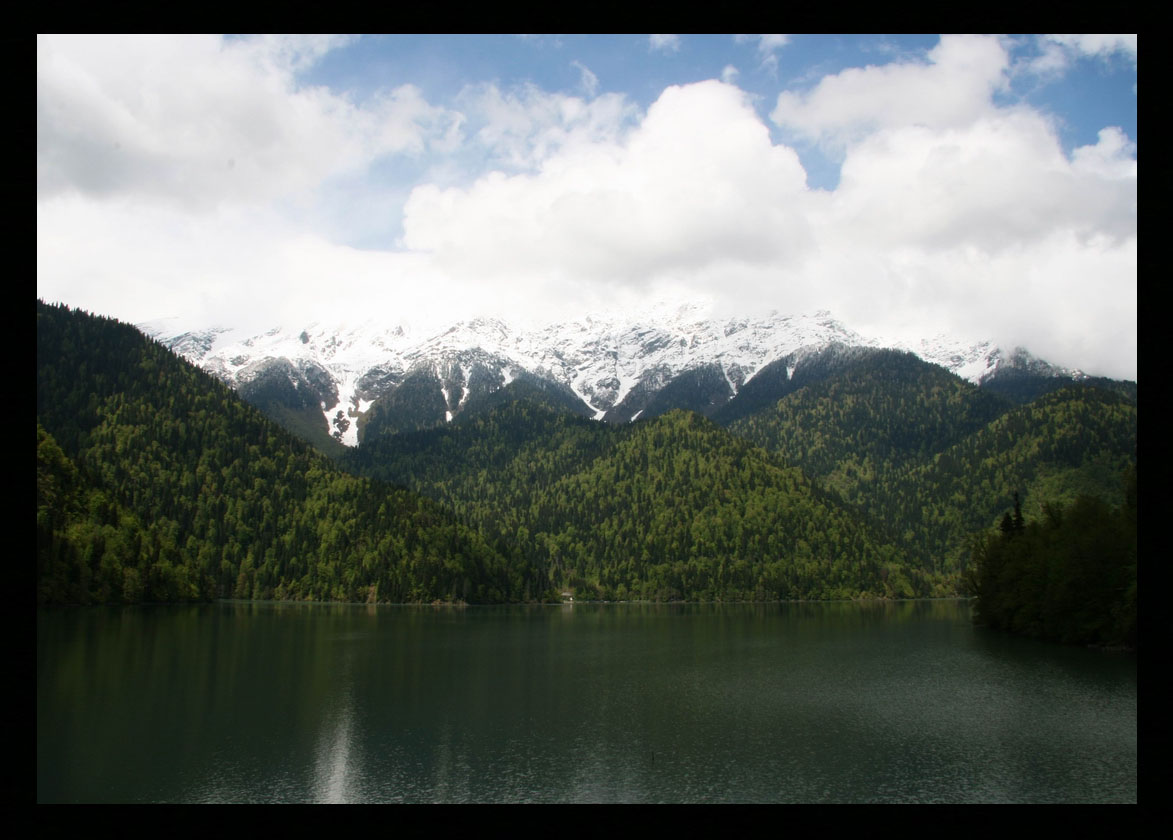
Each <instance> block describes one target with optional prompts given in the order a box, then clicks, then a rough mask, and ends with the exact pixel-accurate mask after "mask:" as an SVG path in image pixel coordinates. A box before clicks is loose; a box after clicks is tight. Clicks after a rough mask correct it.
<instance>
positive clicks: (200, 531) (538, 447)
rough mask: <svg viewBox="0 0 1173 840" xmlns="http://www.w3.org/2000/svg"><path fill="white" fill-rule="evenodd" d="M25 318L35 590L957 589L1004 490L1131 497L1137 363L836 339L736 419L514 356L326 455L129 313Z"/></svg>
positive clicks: (1041, 497)
mask: <svg viewBox="0 0 1173 840" xmlns="http://www.w3.org/2000/svg"><path fill="white" fill-rule="evenodd" d="M37 341H38V354H37V419H38V466H37V469H38V484H37V487H38V489H37V493H38V498H37V505H38V514H37V538H38V602H39V603H95V602H118V601H122V602H134V601H140V600H167V601H170V600H188V599H206V598H215V597H240V598H260V599H267V598H279V599H280V598H291V599H326V600H345V601H380V602H418V601H433V600H441V601H468V602H483V603H490V602H502V601H530V600H543V599H548V598H551V597H557V593H559V592H562V591H566V590H570V591H572V592H574V593H575V595H576V597H579V598H582V597H588V598H603V599H628V598H637V599H653V600H674V599H687V600H742V599H751V600H773V599H780V598H783V599H785V598H816V599H822V598H861V597H863V598H866V597H914V596H929V595H953V594H959V593H960V592H962V591H963V571H964V569H965V566H966V563H967V561H968V558H969V554H970V550H971V548H972V546H973V543H972V540H971V536H972V535H973V534H974V533H975V532H983V531H987V530H988V529H991V528H993V527H994V526H995V525H996V523H997V517H998V516H999V514H1000V513H1001V512H1002V511H1003V510H1005V508H1006V506H1007V505H1008V504H1009V503H1010V501H1011V499H1012V498H1013V496H1014V494H1015V493H1019V494H1020V497H1021V499H1022V501H1023V508H1024V510H1025V511H1026V512H1027V515H1030V516H1032V517H1035V516H1037V515H1038V514H1039V513H1041V510H1042V504H1043V502H1045V501H1050V502H1053V503H1054V504H1056V505H1061V504H1068V503H1070V502H1071V501H1073V500H1074V499H1075V498H1076V496H1077V495H1079V494H1089V495H1092V496H1098V497H1099V498H1101V499H1104V500H1105V503H1107V504H1110V505H1118V504H1120V502H1121V498H1120V493H1121V491H1120V489H1119V481H1118V476H1119V474H1120V471H1121V470H1122V469H1124V468H1125V467H1127V466H1128V465H1129V464H1134V463H1135V455H1136V400H1135V396H1134V394H1135V385H1134V384H1133V385H1132V386H1131V391H1130V390H1129V389H1128V388H1127V387H1119V383H1117V385H1116V386H1113V387H1112V388H1110V389H1105V388H1102V387H1094V386H1093V385H1083V386H1068V387H1066V388H1064V389H1060V390H1057V391H1053V392H1050V393H1047V394H1045V395H1044V396H1042V397H1039V398H1038V399H1035V400H1034V401H1033V402H1029V403H1027V404H1025V405H1020V406H1015V405H1014V404H1013V403H1012V402H1011V401H1009V400H1007V399H1005V398H1004V397H1001V396H999V395H997V394H992V393H989V392H987V391H984V390H982V389H979V388H977V387H975V386H973V385H971V384H969V383H967V382H965V381H963V380H961V379H959V378H958V377H956V376H954V375H953V374H950V373H948V372H947V371H945V370H943V369H942V368H939V367H936V366H934V365H930V364H927V363H925V362H923V361H920V360H919V359H916V358H915V357H913V356H911V355H908V354H904V353H898V352H894V351H875V350H859V351H852V352H841V351H840V350H837V349H836V350H832V351H829V352H827V353H825V354H823V355H822V356H820V357H819V358H817V359H814V360H813V361H811V363H810V364H807V365H806V366H805V370H806V372H805V373H804V374H803V376H802V377H801V379H800V378H799V377H797V376H796V377H795V378H794V379H793V380H792V379H790V378H789V375H788V374H787V372H786V371H785V370H784V369H781V368H780V369H779V370H778V372H777V373H778V375H777V376H776V377H775V378H774V379H772V380H770V382H768V383H766V385H763V386H762V387H761V388H759V389H758V390H759V393H758V397H759V398H760V399H758V400H757V401H756V402H752V403H749V404H747V405H746V406H743V409H742V410H741V411H740V416H738V418H737V419H736V420H733V421H732V422H731V424H730V426H729V427H728V428H727V429H726V428H722V427H721V426H720V425H718V424H716V423H714V422H711V421H709V420H706V419H704V418H703V417H701V416H700V415H698V414H696V413H693V412H686V411H681V410H678V409H677V410H672V411H668V412H667V413H665V414H663V415H661V416H658V417H653V418H650V419H641V420H639V421H636V422H634V423H630V424H626V425H622V426H615V425H610V424H605V423H598V422H595V421H591V420H587V419H584V418H582V417H580V416H576V415H575V414H574V413H571V408H572V407H571V406H568V404H567V401H566V399H564V395H563V394H561V393H555V392H552V391H551V390H550V389H549V388H541V387H537V386H536V385H535V383H534V382H531V381H529V380H528V379H526V378H519V379H518V380H517V381H514V382H512V383H510V384H509V385H508V386H506V387H505V388H502V389H500V390H498V391H496V392H494V393H493V394H492V395H491V397H490V398H486V399H485V400H484V401H483V402H482V403H480V404H478V406H476V407H475V409H469V410H466V411H464V412H462V413H461V415H460V416H459V417H458V418H457V419H456V421H455V422H452V423H449V424H446V425H444V426H442V427H440V428H434V429H429V430H426V431H397V430H396V427H395V425H394V424H393V423H390V422H388V423H383V424H380V423H379V422H375V423H374V424H373V425H372V426H371V427H370V432H371V433H370V434H369V435H368V436H366V438H365V439H364V442H363V445H362V446H361V447H360V448H359V449H357V450H349V451H347V452H345V453H341V454H339V455H338V457H339V461H338V463H334V462H332V461H330V460H329V459H327V458H326V457H325V456H324V455H322V454H321V453H319V452H317V451H316V450H314V449H311V448H310V447H309V446H308V445H307V444H306V443H305V442H304V441H302V440H299V439H297V438H295V437H293V436H292V435H291V434H289V433H287V432H286V431H284V430H282V429H281V428H279V427H277V426H276V425H274V424H273V423H272V422H270V421H269V420H267V419H266V418H265V417H263V416H262V415H261V414H260V413H259V412H258V411H257V410H256V409H255V408H253V407H251V406H249V405H247V404H245V403H244V402H242V401H241V400H240V399H239V398H238V397H237V395H236V394H234V393H233V392H232V391H230V390H229V389H228V388H227V387H226V386H224V385H223V384H221V383H220V382H218V381H216V380H214V379H213V378H212V377H210V376H208V375H207V374H205V373H203V372H201V371H200V370H199V369H197V368H195V367H193V366H191V365H189V364H187V363H186V362H184V361H182V360H180V359H178V358H177V357H175V356H174V355H172V354H171V353H170V352H169V351H167V350H166V349H165V348H163V347H162V346H161V345H159V344H157V343H155V342H153V341H150V340H148V339H146V338H145V337H143V336H142V335H141V334H140V333H139V332H137V331H136V330H134V329H133V328H131V327H129V326H127V325H124V324H120V323H118V322H116V321H112V320H109V319H104V318H98V317H95V316H91V315H88V314H86V313H83V312H77V311H71V310H69V309H67V308H66V307H63V306H48V305H45V304H43V303H38V308H37ZM801 369H802V368H800V370H801ZM771 390H773V392H774V393H783V394H784V395H783V396H782V397H781V398H780V399H774V400H771V399H769V398H767V395H768V394H769V393H770V392H771ZM733 404H734V403H730V404H729V405H733ZM410 408H411V407H410V406H405V407H404V410H405V411H407V410H409V409H410ZM732 416H733V415H730V414H728V413H724V412H718V413H717V414H716V415H715V417H717V418H721V417H732ZM339 464H341V466H339ZM360 476H361V477H360ZM396 485H398V486H396ZM404 488H406V489H404Z"/></svg>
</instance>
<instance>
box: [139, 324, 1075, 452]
mask: <svg viewBox="0 0 1173 840" xmlns="http://www.w3.org/2000/svg"><path fill="white" fill-rule="evenodd" d="M139 327H140V329H142V330H143V331H144V332H146V333H147V334H148V335H151V336H152V337H154V338H156V339H158V340H160V341H161V342H163V343H164V344H165V345H167V346H168V347H170V348H171V349H172V350H174V351H175V352H176V353H178V354H179V355H182V356H184V357H185V358H187V359H188V360H189V361H191V362H193V363H195V364H198V365H199V366H201V367H202V368H204V369H205V370H207V371H208V372H210V373H212V374H214V375H215V376H217V377H219V378H220V379H222V380H223V381H225V382H226V383H228V384H229V385H231V386H232V387H233V388H235V389H237V390H238V391H239V392H240V393H241V395H242V396H243V397H245V398H246V399H249V400H250V401H252V402H254V403H258V404H262V405H263V406H264V405H270V406H271V405H273V404H279V405H282V406H284V407H286V408H287V409H289V410H295V411H302V412H305V413H307V415H308V414H312V413H319V412H320V415H321V416H324V419H325V422H326V425H327V428H328V429H329V431H330V433H331V434H332V435H333V436H334V437H335V438H336V439H338V440H340V441H341V442H342V443H344V444H347V445H349V446H355V445H357V444H358V442H359V425H360V423H359V421H360V419H362V420H364V422H365V420H366V419H367V418H368V413H369V412H370V409H371V407H372V406H373V405H376V404H379V405H380V406H383V407H387V410H385V411H379V412H375V415H380V414H382V415H387V416H390V415H391V414H394V411H392V410H391V407H393V406H396V405H398V406H399V408H400V409H402V410H406V409H407V406H408V404H409V403H410V406H411V409H410V412H408V414H407V415H404V418H406V419H402V418H401V425H400V426H398V427H396V428H397V430H398V429H401V428H411V427H418V426H421V425H422V426H426V425H434V424H435V423H438V422H443V421H450V420H452V419H453V418H454V417H456V416H457V415H458V414H459V413H460V412H461V411H462V410H463V409H464V407H465V406H466V405H467V404H468V401H469V400H470V399H472V398H476V397H478V396H482V395H487V394H491V393H493V392H495V391H497V390H499V389H500V388H502V387H504V386H505V385H507V384H509V383H510V382H511V381H513V380H514V379H517V378H518V377H523V376H524V377H527V378H528V379H530V380H534V381H539V382H544V383H547V385H550V386H552V387H554V388H556V389H558V390H560V391H561V392H562V394H563V395H564V396H565V397H566V398H567V399H568V400H571V401H572V402H573V401H577V402H578V404H579V409H580V411H581V413H583V414H586V415H588V416H591V417H594V418H595V419H598V420H606V421H609V422H626V421H629V420H634V419H637V418H638V417H639V416H640V415H641V414H642V413H643V412H644V411H645V410H648V409H649V406H653V408H654V407H655V403H654V400H655V398H656V397H657V395H658V394H660V393H661V392H662V391H664V389H665V388H666V387H667V386H668V385H669V384H670V383H673V382H677V383H680V382H683V381H684V380H683V379H682V377H683V376H684V375H685V374H688V375H689V377H691V379H689V380H688V387H689V388H690V389H691V392H692V394H693V397H692V398H693V399H694V400H695V399H697V398H698V397H697V396H696V395H697V394H699V395H700V397H699V399H701V400H702V402H705V404H706V405H709V406H712V407H714V408H715V407H719V406H720V405H721V404H723V403H724V402H727V401H728V400H730V399H732V398H733V397H735V396H736V395H737V393H738V392H739V390H740V389H741V388H742V386H744V385H745V383H747V382H749V381H750V380H751V379H752V378H753V377H754V376H755V375H756V374H757V373H758V372H759V371H761V370H762V369H763V368H765V367H767V366H770V365H773V364H774V363H775V362H779V361H780V360H786V362H785V366H786V371H787V373H786V376H787V378H791V377H793V375H794V371H795V369H796V367H798V366H800V365H801V364H802V360H803V359H804V358H805V357H807V356H809V355H810V354H812V353H817V352H820V351H825V350H826V349H827V348H829V347H833V346H839V345H842V346H847V347H873V348H881V347H891V348H894V349H901V350H907V351H909V352H912V353H914V354H915V355H917V356H919V357H920V358H922V359H924V360H925V361H928V362H931V363H933V364H938V365H941V366H942V367H945V368H947V369H948V370H950V371H952V372H954V373H956V374H958V375H959V376H962V377H964V378H966V379H968V380H970V381H972V382H974V383H981V382H983V381H985V380H987V379H989V378H990V377H991V376H992V375H993V374H994V373H995V371H997V370H999V369H1000V368H1005V367H1007V366H1009V367H1014V368H1017V369H1029V370H1030V371H1032V372H1034V373H1041V374H1043V375H1049V376H1063V377H1072V378H1081V377H1082V374H1080V373H1079V372H1078V371H1064V370H1061V369H1058V368H1053V367H1051V366H1050V365H1047V364H1046V363H1045V362H1042V361H1040V360H1037V359H1035V358H1034V357H1032V356H1030V355H1029V354H1028V353H1026V352H1025V351H1024V350H1021V349H1019V350H1016V351H1015V352H1013V353H1010V354H1007V353H1004V352H1003V351H1002V350H1000V349H999V348H997V347H994V346H992V345H991V344H990V343H988V342H986V343H981V344H976V345H965V344H963V343H961V342H957V341H951V340H949V339H947V338H945V337H938V338H935V339H931V340H924V341H920V342H917V343H916V344H915V345H899V344H896V343H892V342H882V341H880V340H877V339H874V338H865V337H863V336H861V335H859V334H858V333H855V332H853V331H852V330H850V329H848V328H847V327H845V326H844V325H843V324H841V323H840V322H838V321H836V320H835V319H834V318H833V317H832V316H831V314H830V313H828V312H826V311H822V312H816V313H814V314H810V315H797V316H784V315H778V314H776V313H773V314H771V315H768V316H765V317H757V318H751V317H746V318H727V319H712V318H707V317H704V315H703V312H702V311H701V310H700V309H699V308H698V307H694V306H679V307H674V308H665V307H661V308H659V309H657V310H653V311H650V312H647V313H641V314H628V315H625V316H617V315H605V316H604V315H592V316H587V317H584V318H582V319H580V320H576V321H571V322H568V323H561V324H551V325H547V326H544V327H539V328H536V329H517V328H514V327H513V326H511V325H509V324H507V323H505V322H503V321H501V320H496V319H487V318H483V319H476V320H471V321H463V322H461V323H458V324H454V325H452V326H451V327H449V328H447V329H445V330H440V331H435V330H429V331H423V330H418V329H414V328H412V327H411V326H409V325H406V324H394V325H390V324H376V323H373V322H368V323H365V324H362V325H359V326H337V325H325V324H310V325H305V326H297V327H294V328H285V327H276V328H274V329H271V330H269V331H267V332H265V333H263V334H261V335H242V334H241V333H239V332H238V331H234V330H232V329H229V328H225V327H214V328H210V329H206V330H200V331H195V332H191V331H188V332H182V333H178V334H176V333H175V332H174V330H170V329H168V325H167V322H165V321H156V322H151V323H147V324H140V325H139ZM409 395H410V399H409ZM315 422H320V421H315Z"/></svg>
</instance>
